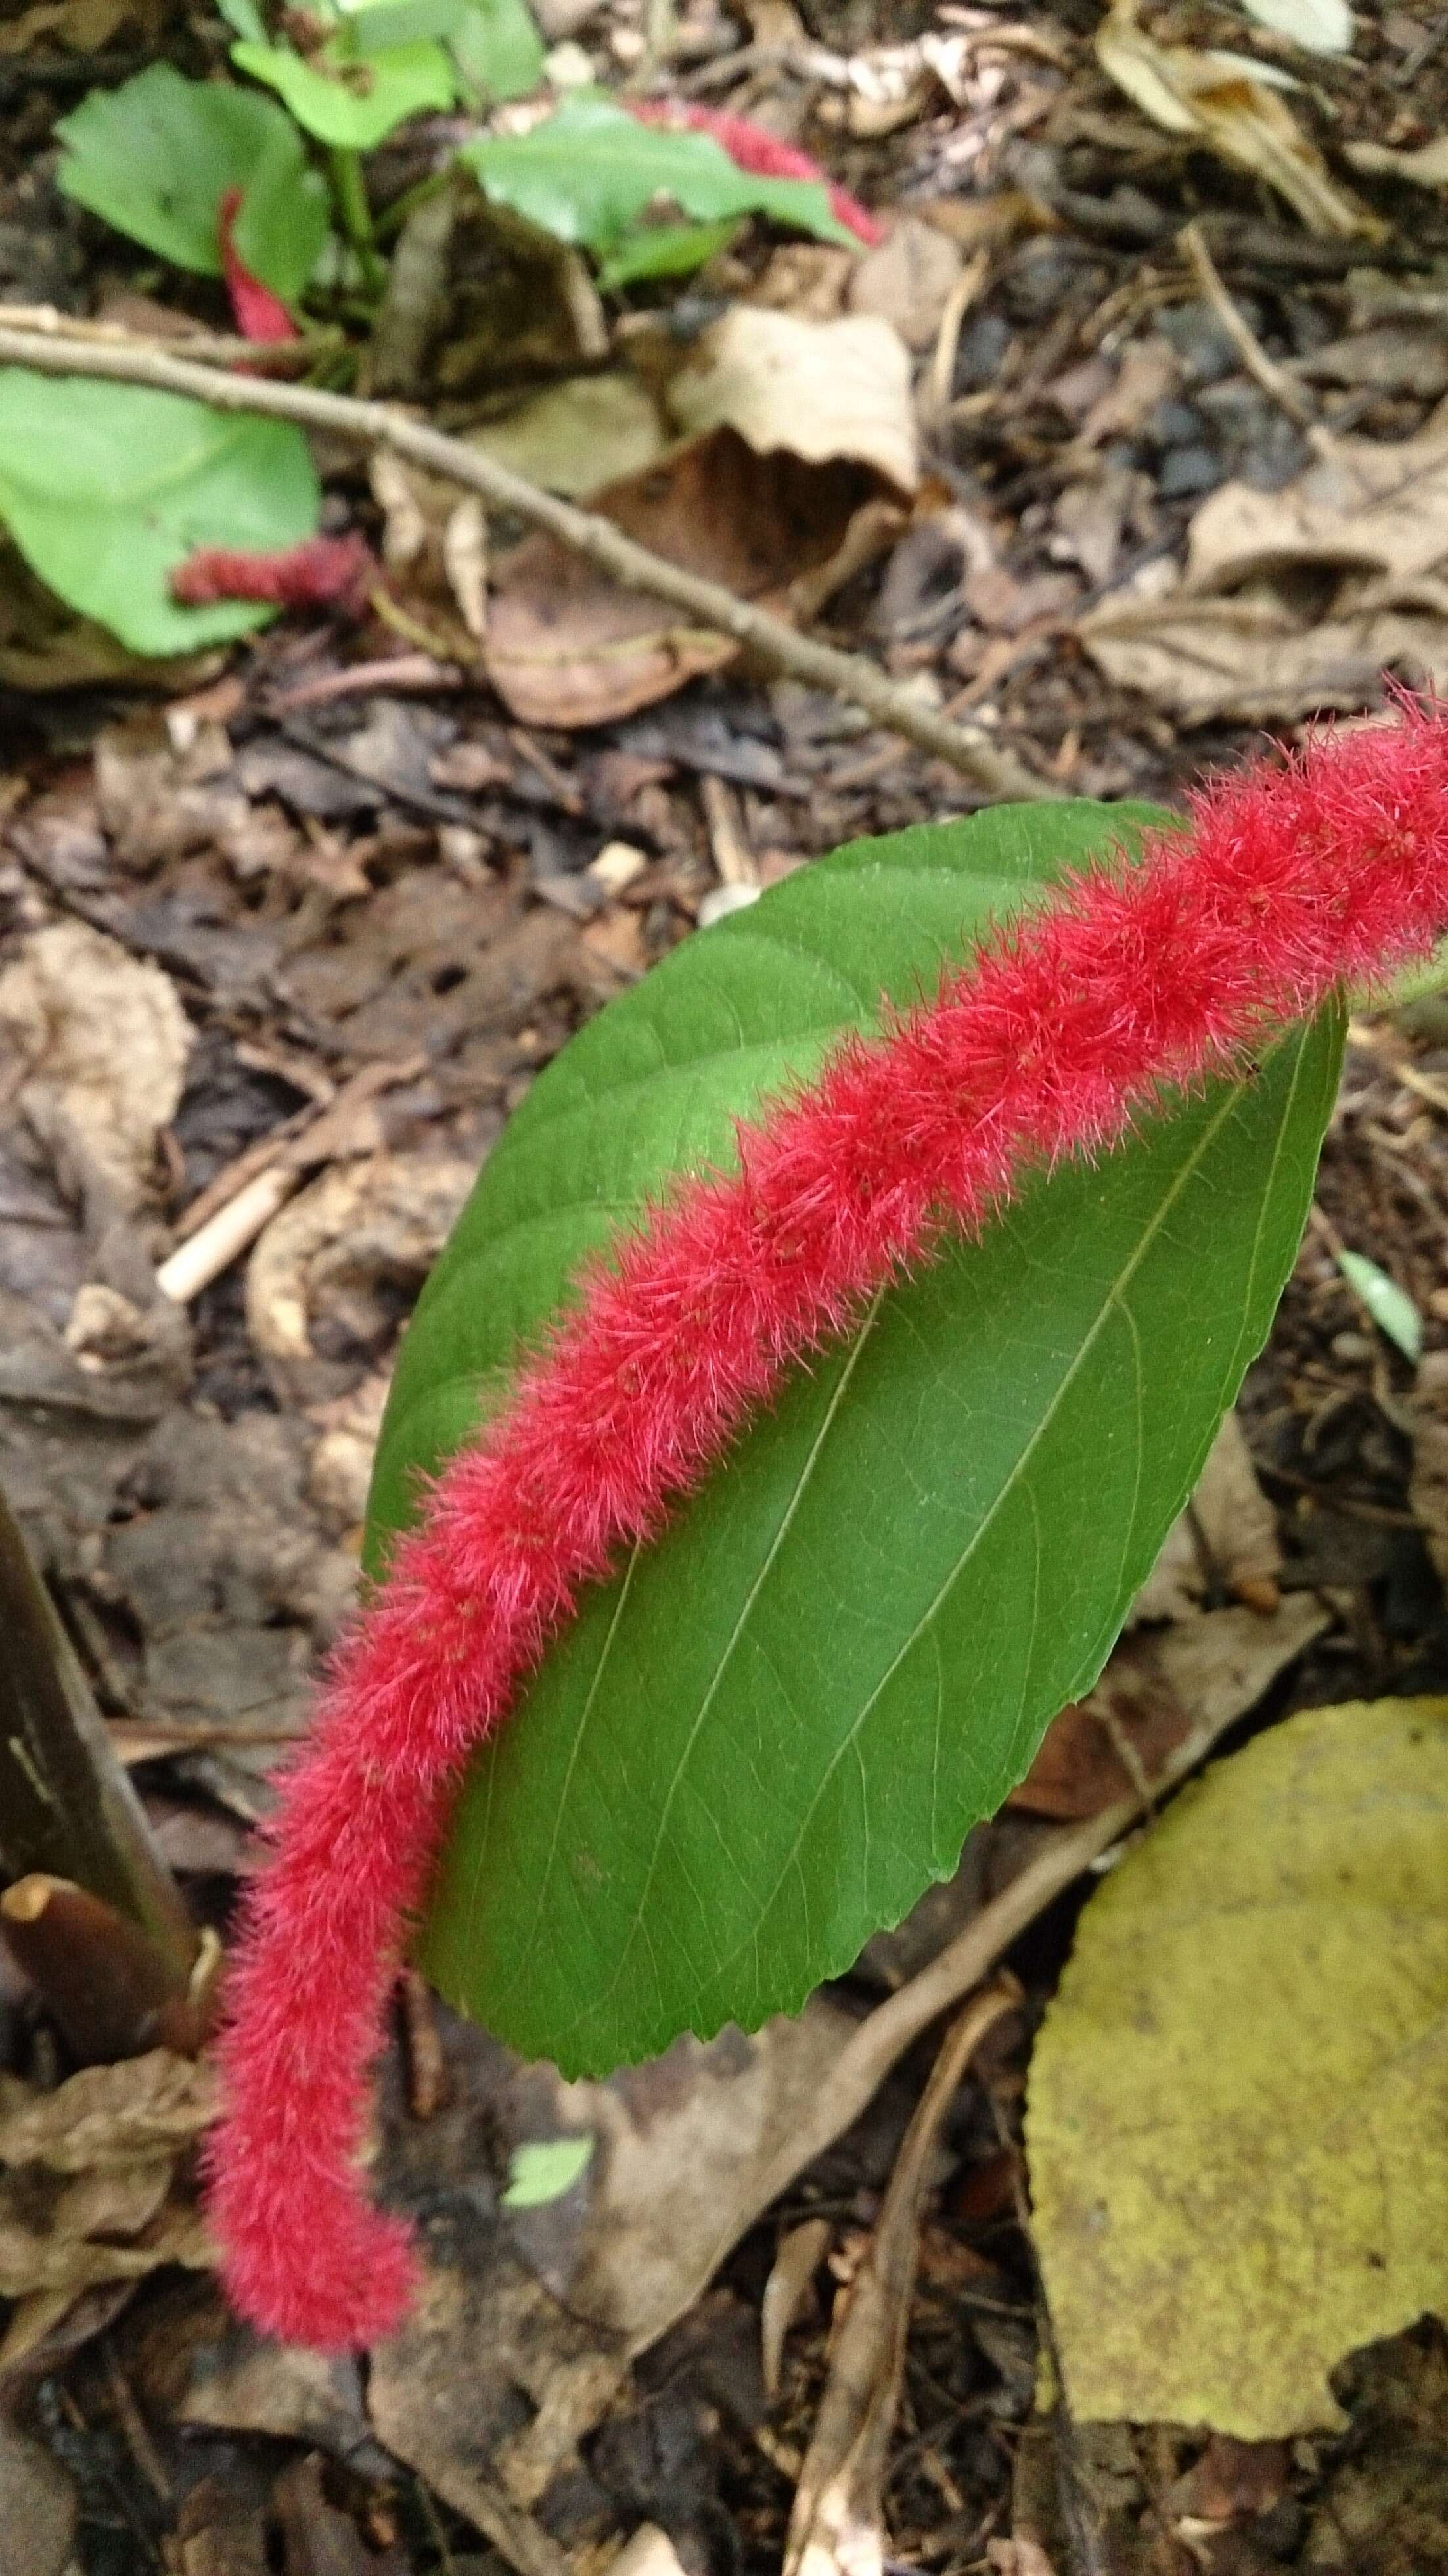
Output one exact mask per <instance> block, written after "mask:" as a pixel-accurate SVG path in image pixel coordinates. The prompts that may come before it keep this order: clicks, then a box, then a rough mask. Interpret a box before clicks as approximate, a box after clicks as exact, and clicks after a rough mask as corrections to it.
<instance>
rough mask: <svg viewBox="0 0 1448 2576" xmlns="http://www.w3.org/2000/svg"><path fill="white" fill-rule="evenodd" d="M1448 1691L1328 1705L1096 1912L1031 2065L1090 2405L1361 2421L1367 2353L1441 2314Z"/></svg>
mask: <svg viewBox="0 0 1448 2576" xmlns="http://www.w3.org/2000/svg"><path fill="white" fill-rule="evenodd" d="M1445 2129H1448V1700H1443V1699H1417V1700H1380V1701H1377V1702H1374V1703H1372V1704H1367V1703H1364V1702H1361V1701H1357V1702H1352V1703H1349V1704H1347V1705H1345V1706H1342V1707H1337V1708H1320V1709H1310V1710H1307V1711H1305V1712H1304V1713H1303V1714H1302V1715H1301V1716H1298V1717H1294V1718H1292V1719H1289V1720H1288V1722H1287V1723H1286V1724H1285V1725H1282V1726H1279V1727H1275V1728H1273V1729H1272V1730H1271V1731H1270V1732H1269V1733H1267V1734H1265V1735H1262V1736H1259V1737H1258V1738H1257V1739H1256V1741H1255V1742H1254V1743H1252V1744H1250V1745H1248V1747H1247V1748H1246V1750H1245V1751H1244V1752H1242V1753H1239V1754H1237V1755H1235V1756H1234V1757H1233V1758H1232V1759H1231V1760H1229V1761H1226V1762H1223V1763H1220V1764H1218V1765H1217V1767H1216V1768H1215V1769H1214V1770H1213V1771H1211V1772H1210V1773H1209V1774H1208V1776H1207V1778H1206V1779H1205V1780H1203V1781H1202V1782H1200V1783H1199V1784H1198V1785H1197V1786H1196V1787H1194V1788H1192V1789H1189V1790H1187V1791H1186V1792H1185V1794H1184V1795H1183V1797H1182V1798H1181V1799H1180V1800H1179V1802H1178V1803H1177V1805H1176V1806H1175V1807H1173V1808H1172V1810H1171V1812H1170V1813H1169V1815H1167V1816H1166V1818H1165V1819H1164V1820H1163V1821H1162V1822H1161V1823H1160V1824H1159V1825H1157V1826H1155V1827H1154V1828H1153V1829H1152V1831H1151V1832H1150V1833H1149V1834H1147V1835H1146V1837H1145V1838H1144V1839H1143V1841H1142V1842H1141V1843H1139V1844H1138V1845H1137V1847H1136V1849H1135V1850H1134V1851H1132V1852H1131V1853H1129V1854H1128V1856H1127V1858H1126V1859H1125V1860H1124V1861H1123V1862H1122V1864H1121V1867H1120V1868H1119V1869H1118V1870H1117V1871H1116V1873H1115V1874H1114V1876H1112V1877H1111V1878H1109V1879H1108V1880H1107V1882H1106V1884H1105V1886H1104V1887H1103V1888H1102V1889H1101V1890H1100V1891H1099V1893H1098V1894H1097V1895H1096V1896H1095V1897H1093V1899H1092V1901H1091V1903H1090V1905H1089V1906H1088V1907H1087V1908H1086V1911H1085V1913H1084V1914H1083V1916H1082V1918H1081V1926H1080V1931H1079V1933H1078V1935H1077V1941H1076V1948H1075V1952H1074V1954H1073V1956H1072V1958H1071V1961H1070V1963H1069V1965H1068V1967H1067V1969H1066V1972H1065V1975H1064V1976H1063V1978H1062V1981H1061V1987H1060V1992H1059V1994H1058V1995H1057V1998H1056V2000H1055V2002H1054V2004H1053V2005H1052V2007H1051V2009H1050V2011H1049V2013H1048V2014H1047V2017H1046V2021H1045V2024H1044V2026H1043V2028H1042V2032H1041V2036H1040V2039H1039V2041H1038V2042H1037V2046H1036V2051H1035V2057H1034V2061H1033V2064H1032V2068H1031V2081H1030V2099H1029V2107H1028V2117H1027V2147H1028V2152H1029V2158H1030V2168H1031V2188H1032V2196H1033V2202H1034V2208H1035V2229H1036V2240H1037V2247H1038V2251H1039V2255H1040V2261H1041V2267H1042V2273H1043V2276H1044V2280H1045V2286H1046V2293H1047V2297H1048V2299H1049V2301H1050V2305H1051V2311H1052V2315H1053V2318H1054V2321H1055V2328H1056V2335H1057V2341H1058V2345H1059V2350H1060V2357H1061V2367H1062V2372H1063V2376H1064V2380H1065V2385H1066V2392H1067V2396H1068V2399H1069V2402H1070V2405H1071V2409H1072V2412H1073V2413H1074V2414H1075V2415H1076V2416H1077V2417H1078V2418H1082V2419H1095V2418H1102V2417H1105V2418H1119V2417H1131V2418H1134V2419H1136V2420H1139V2421H1153V2422H1156V2421H1169V2422H1175V2423H1186V2424H1208V2425H1211V2426H1212V2427H1214V2428H1215V2429H1216V2430H1217V2431H1219V2432H1224V2433H1231V2434H1235V2435H1237V2436H1238V2437H1240V2438H1241V2439H1243V2440H1246V2441H1262V2440H1268V2439H1273V2438H1279V2437H1284V2436H1287V2435H1291V2434H1296V2433H1305V2432H1309V2431H1311V2430H1313V2429H1314V2428H1316V2427H1319V2426H1323V2425H1335V2424H1340V2423H1341V2422H1342V2420H1343V2419H1342V2417H1341V2414H1340V2412H1339V2409H1338V2407H1337V2405H1336V2403H1335V2401H1334V2399H1333V2396H1332V2394H1331V2391H1330V2389H1329V2386H1328V2373H1329V2371H1330V2370H1331V2369H1332V2368H1333V2367H1334V2366H1335V2364H1336V2363H1337V2362H1338V2361H1340V2360H1341V2359H1342V2357H1343V2356H1344V2354H1346V2353H1348V2352H1350V2351H1353V2350H1355V2349H1356V2348H1357V2347H1358V2346H1360V2345H1362V2344H1366V2343H1371V2342H1373V2341H1375V2340H1377V2339H1378V2338H1379V2337H1381V2336H1385V2335H1390V2334H1394V2333H1396V2332H1398V2331H1399V2330H1400V2329H1401V2328H1402V2327H1404V2326H1406V2325H1409V2324H1410V2323H1412V2321H1413V2320H1414V2319H1415V2318H1417V2317H1419V2316H1421V2315H1423V2314H1424V2313H1425V2312H1435V2313H1438V2314H1443V2313H1445V2312H1448V2156H1445V2152H1444V2145H1443V2140H1444V2134H1445Z"/></svg>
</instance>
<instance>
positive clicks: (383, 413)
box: [0, 327, 1062, 802]
mask: <svg viewBox="0 0 1448 2576" xmlns="http://www.w3.org/2000/svg"><path fill="white" fill-rule="evenodd" d="M0 364H8V365H14V366H21V367H33V368H36V369H37V370H39V372H40V373H42V374H44V375H49V376H96V377H103V378H105V379H107V380H108V381H109V382H111V383H113V384H128V385H158V386H160V387H162V388H163V389H164V390H165V391H167V392H169V393H178V394H189V395H190V396H191V398H192V400H193V401H196V402H204V403H210V404H211V405H212V407H213V409H214V410H217V411H249V412H256V413H259V414H261V415H263V416H264V417H266V418H268V419H271V420H294V421H297V422H299V423H300V424H301V425H302V426H303V427H304V428H310V429H329V430H331V431H333V433H334V434H335V435H336V436H338V437H340V438H345V439H350V440H351V441H352V442H353V444H354V445H356V446H358V447H363V448H378V447H380V448H390V449H391V450H392V452H393V453H394V454H395V455H398V456H405V457H408V458H410V459H411V461H412V462H413V463H414V464H416V465H420V466H421V467H422V468H423V470H424V471H425V472H427V473H429V474H436V475H438V476H440V477H441V478H442V480H443V481H444V482H448V483H453V484H457V485H459V486H461V488H462V489H463V490H464V491H468V492H480V493H481V494H482V496H483V499H484V500H485V501H488V502H490V503H491V504H492V506H493V508H494V509H499V510H510V511H512V512H513V513H514V514H515V515H516V516H517V517H518V518H520V519H525V520H527V521H528V522H529V523H530V524H531V525H532V526H533V527H536V528H546V529H547V530H548V532H549V534H550V536H553V537H556V538H557V539H558V541H559V543H560V544H561V545H565V546H568V547H570V548H571V549H572V551H573V552H574V553H575V554H580V555H583V556H585V557H586V558H587V559H588V561H589V562H591V563H595V564H597V565H598V566H599V568H600V570H601V571H603V572H606V573H607V574H609V575H610V577H611V578H612V579H613V580H614V581H617V582H620V583H622V585H623V587H624V588H625V589H626V590H636V591H642V592H644V593H645V594H646V595H647V596H649V597H651V598H654V599H663V600H667V601H668V602H669V603H670V605H671V606H673V607H675V608H681V609H683V610H684V612H685V613H686V615H687V616H688V617H690V618H691V619H692V620H693V621H694V622H695V623H696V624H697V625H700V626H703V627H708V628H712V629H713V630H714V631H715V632H716V633H718V634H721V635H729V636H732V637H733V639H734V641H735V642H736V643H737V644H740V645H742V646H744V647H745V649H746V650H747V651H748V652H749V653H751V654H752V655H753V657H754V659H755V661H756V662H759V663H762V664H763V665H764V667H765V668H766V669H767V670H771V671H780V672H785V673H787V674H788V675H789V676H790V678H792V679H796V680H802V681H804V682H805V684H806V686H808V687H810V688H815V689H822V690H826V691H828V693H829V694H830V695H831V696H832V697H836V698H840V699H843V700H844V702H845V703H846V705H849V706H857V707H861V708H863V710H864V712H865V714H866V715H868V716H869V717H871V718H872V719H873V721H874V722H875V723H876V724H878V725H883V726H885V727H886V728H887V729H888V730H889V731H890V732H892V733H897V734H900V735H902V736H903V737H904V739H905V740H906V741H907V742H913V743H915V744H917V745H918V746H919V748H920V749H921V750H922V751H926V752H930V753H932V754H933V755H934V757H935V758H936V759H937V760H944V761H947V762H948V763H949V765H950V767H951V768H952V769H955V770H958V771H959V772H961V774H962V775H963V776H965V777H966V778H969V779H971V780H972V781H973V782H974V784H975V785H976V786H977V787H979V788H980V789H981V790H982V791H983V793H984V794H985V795H986V796H987V797H989V798H991V799H992V800H993V801H997V802H1004V801H1007V800H1014V801H1024V800H1027V799H1029V800H1031V801H1033V802H1035V801H1039V800H1041V799H1043V798H1055V797H1058V796H1060V795H1061V793H1062V790H1061V789H1060V788H1059V787H1057V786H1056V785H1054V784H1053V783H1052V782H1051V781H1049V780H1047V779H1044V778H1038V777H1037V776H1036V775H1035V773H1034V771H1032V770H1029V769H1027V768H1026V767H1025V765H1024V763H1023V762H1021V761H1019V760H1016V759H1015V758H1014V757H1013V755H1012V754H1011V753H1010V752H1008V751H1002V750H999V749H997V747H996V745H995V744H994V743H992V742H991V741H990V740H989V739H988V738H987V736H986V734H985V733H984V731H983V730H982V731H980V732H976V733H967V732H965V731H964V730H963V728H962V727H961V726H959V725H956V724H953V723H952V722H951V721H950V718H949V717H948V716H943V715H940V714H938V713H937V712H936V710H935V708H934V707H930V706H926V705H925V704H923V703H922V701H921V700H920V699H919V698H918V697H917V696H916V695H915V693H914V691H913V689H910V688H908V687H906V686H905V685H904V684H903V683H902V682H900V681H898V680H892V679H890V678H889V677H888V676H887V675H886V673H885V672H883V671H880V670H877V669H876V667H875V665H874V663H873V662H871V661H868V660H867V659H866V657H865V655H864V654H863V653H843V652H841V651H840V650H839V649H838V647H837V646H835V645H832V644H821V643H818V642H816V640H815V638H814V637H813V636H810V635H800V634H797V633H796V632H795V630H794V628H793V627H791V626H786V625H785V623H784V621H783V619H782V618H778V617H773V616H771V615H770V613H769V611H768V609H765V608H757V607H756V606H755V605H754V603H753V602H752V601H751V600H744V599H738V598H736V597H735V595H734V593H733V592H732V591H729V590H726V589H725V588H724V586H723V584H722V583H721V582H716V581H706V580H704V579H703V578H702V577H701V575H699V574H698V573H692V572H686V571H685V569H684V567H683V565H682V564H676V563H671V562H669V560H668V559H667V558H666V557H665V556H663V555H657V554H653V553H651V552H650V550H649V549H648V547H646V546H641V545H639V544H637V543H636V542H635V540H634V539H633V538H632V537H628V536H625V534H624V532H623V530H622V528H619V527H616V526H615V524H614V522H613V521H612V520H611V519H605V518H603V517H602V516H601V515H600V514H599V513H598V512H597V511H593V510H580V509H578V508H577V507H576V506H575V504H574V503H573V502H571V501H562V500H559V499H558V497H557V495H556V494H554V493H552V492H545V491H543V490H542V489H541V488H540V486H539V485H537V484H536V483H529V482H527V481H526V480H525V478H524V477H523V476H522V475H521V474H515V473H513V472H512V471H511V470H510V468H509V467H507V466H505V465H500V464H499V463H497V461H496V460H495V459H494V458H492V457H489V456H484V455H483V454H481V453H480V452H479V451H478V450H477V449H476V448H472V447H469V446H467V445H466V443H465V442H464V441H463V440H462V439H458V438H448V437H446V436H445V435H444V434H443V432H442V431H441V430H436V429H429V428H427V427H426V425H425V424H424V423H423V422H421V421H417V420H411V419H409V418H408V416H407V414H406V413H405V412H403V411H400V410H397V409H395V408H394V407H393V406H392V404H390V403H384V402H362V401H359V400H358V399H357V398H356V397H355V396H352V395H348V394H333V393H323V392H321V391H320V390H319V389H318V388H317V387H316V386H313V385H288V384H272V383H267V382H263V381H262V380H261V379H260V378H257V377H245V376H234V375H226V374H224V373H223V372H222V370H221V369H220V368H218V367H198V366H193V365H191V364H190V363H189V362H188V361H187V360H186V359H184V358H176V357H172V356H171V355H170V353H169V352H168V351H166V350H163V349H159V348H158V349H137V348H129V349H116V348H111V347H107V346H101V345H99V344H95V343H92V342H89V341H79V340H64V339H61V338H60V337H58V336H51V335H45V336H42V335H41V334H39V333H29V332H25V331H16V330H6V329H4V328H3V327H0Z"/></svg>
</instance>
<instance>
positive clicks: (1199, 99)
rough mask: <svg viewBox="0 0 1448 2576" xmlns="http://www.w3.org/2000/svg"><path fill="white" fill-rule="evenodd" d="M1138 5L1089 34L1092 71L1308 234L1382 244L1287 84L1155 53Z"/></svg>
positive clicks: (1374, 222) (1209, 60)
mask: <svg viewBox="0 0 1448 2576" xmlns="http://www.w3.org/2000/svg"><path fill="white" fill-rule="evenodd" d="M1139 5H1140V0H1115V5H1114V6H1113V8H1112V9H1111V11H1110V13H1109V14H1108V16H1107V18H1106V20H1105V22H1104V24H1103V25H1102V26H1101V27H1100V28H1099V29H1098V30H1097V34H1096V59H1097V61H1098V63H1099V64H1100V65H1101V68H1102V70H1103V71H1104V72H1105V73H1106V75H1107V77H1108V79H1110V80H1113V81H1115V83H1116V86H1117V88H1118V89H1120V90H1124V91H1125V93H1126V96H1127V97H1128V98H1129V99H1130V100H1131V101H1132V103H1133V105H1135V106H1137V107H1139V108H1140V109H1141V110H1142V112H1143V114H1144V115H1146V116H1149V117H1150V118H1151V120H1152V122H1153V124H1156V125H1159V126H1161V127H1162V128H1163V130H1164V131H1165V132H1166V133H1168V134H1180V135H1185V136H1190V137H1191V138H1192V139H1193V140H1194V141H1196V142H1199V143H1202V144H1204V145H1205V146H1206V148H1207V149H1208V150H1209V151H1212V152H1215V153H1216V154H1217V155H1218V157H1219V158H1220V159H1221V160H1223V161H1229V162H1231V163H1232V165H1233V166H1234V168H1236V169H1239V170H1246V171H1248V172H1250V174H1251V176H1252V177H1253V178H1254V179H1262V180H1265V181H1266V184H1267V186H1268V187H1269V188H1275V189H1276V191H1277V194H1278V196H1279V197H1282V198H1285V200H1286V202H1287V204H1288V205H1289V206H1291V207H1292V209H1293V212H1294V213H1295V214H1297V215H1300V217H1301V219H1302V221H1303V223H1304V224H1305V225H1306V226H1307V229H1308V231H1309V232H1313V233H1321V234H1324V235H1326V236H1328V237H1329V238H1333V237H1336V238H1338V239H1347V238H1350V237H1351V236H1352V235H1353V234H1354V233H1363V234H1367V235H1369V236H1371V237H1372V238H1374V239H1377V240H1381V239H1382V238H1383V236H1384V234H1385V232H1386V230H1387V227H1386V226H1385V225H1384V224H1382V223H1381V222H1380V221H1379V219H1378V217H1377V216H1376V215H1374V214H1371V213H1370V212H1369V210H1368V208H1367V207H1366V206H1363V205H1360V204H1359V203H1358V201H1357V200H1356V198H1354V197H1351V196H1350V195H1349V194H1348V192H1347V191H1346V189H1344V188H1340V187H1339V186H1338V185H1337V183H1336V181H1335V180H1334V179H1333V178H1332V176H1331V173H1330V172H1329V170H1328V167H1327V164H1326V162H1325V161H1324V160H1323V158H1322V155H1321V153H1320V152H1319V151H1318V150H1317V148H1316V146H1315V144H1313V143H1311V142H1309V140H1308V138H1307V136H1306V135H1305V134H1304V132H1303V130H1302V127H1301V126H1300V125H1299V123H1298V121H1297V119H1296V117H1295V116H1294V115H1293V113H1292V110H1291V108H1290V107H1289V106H1288V105H1287V102H1286V100H1285V99H1284V98H1283V97H1282V95H1281V92H1282V90H1283V88H1288V89H1291V88H1295V87H1296V83H1295V82H1293V81H1291V80H1290V79H1288V78H1287V77H1286V76H1285V75H1284V74H1281V73H1277V72H1273V71H1272V70H1271V69H1270V68H1269V67H1268V66H1266V65H1264V64H1262V63H1258V62H1254V61H1253V60H1252V58H1251V57H1250V56H1249V55H1245V54H1234V53H1227V52H1222V51H1213V50H1210V49H1208V50H1203V51H1198V50H1197V49H1196V48H1195V47H1193V46H1191V45H1160V44H1158V43H1157V42H1156V39H1155V38H1154V37H1152V36H1149V35H1148V34H1147V32H1146V30H1145V28H1144V27H1142V26H1141V25H1140V23H1139V19H1138V10H1139Z"/></svg>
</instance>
